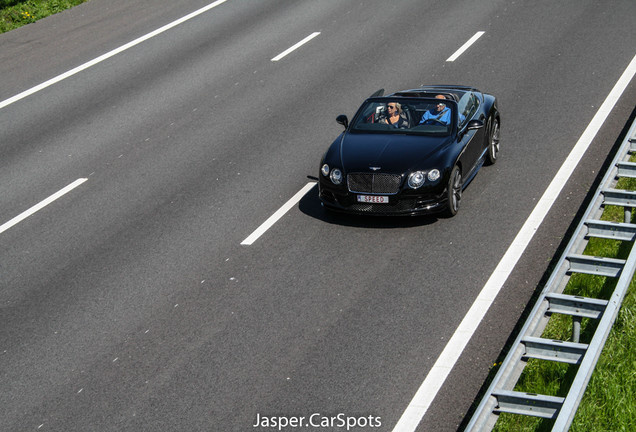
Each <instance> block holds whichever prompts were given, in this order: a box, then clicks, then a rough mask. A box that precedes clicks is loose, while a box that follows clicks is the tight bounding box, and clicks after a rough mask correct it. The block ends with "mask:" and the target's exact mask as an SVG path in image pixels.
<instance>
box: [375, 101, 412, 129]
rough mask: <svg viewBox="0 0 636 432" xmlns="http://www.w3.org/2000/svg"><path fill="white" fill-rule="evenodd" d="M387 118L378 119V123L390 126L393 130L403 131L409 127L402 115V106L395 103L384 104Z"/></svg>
mask: <svg viewBox="0 0 636 432" xmlns="http://www.w3.org/2000/svg"><path fill="white" fill-rule="evenodd" d="M386 110H387V116H386V117H384V118H382V119H380V121H379V123H384V124H388V125H391V126H393V127H395V128H399V129H404V128H408V127H409V122H408V121H407V120H406V118H405V117H404V115H403V113H402V106H401V105H400V104H399V103H397V102H389V103H388V104H386Z"/></svg>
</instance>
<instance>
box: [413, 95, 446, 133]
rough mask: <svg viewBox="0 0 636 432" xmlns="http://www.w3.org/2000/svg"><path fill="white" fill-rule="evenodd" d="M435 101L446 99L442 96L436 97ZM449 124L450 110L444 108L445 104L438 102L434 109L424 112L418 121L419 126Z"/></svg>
mask: <svg viewBox="0 0 636 432" xmlns="http://www.w3.org/2000/svg"><path fill="white" fill-rule="evenodd" d="M435 99H444V100H446V97H445V96H444V95H437V96H435ZM450 122H451V110H450V108H448V107H447V106H446V104H444V103H441V102H439V103H438V104H437V105H435V109H432V110H429V111H426V112H425V113H424V115H423V116H422V119H421V120H420V124H435V123H440V124H442V125H445V126H448V125H449V124H450Z"/></svg>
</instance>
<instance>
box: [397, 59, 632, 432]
mask: <svg viewBox="0 0 636 432" xmlns="http://www.w3.org/2000/svg"><path fill="white" fill-rule="evenodd" d="M634 74H636V56H634V58H633V59H632V61H631V62H630V63H629V65H628V66H627V69H625V72H623V75H622V76H621V77H620V79H619V80H618V82H617V83H616V85H615V86H614V88H613V89H612V91H611V92H610V93H609V95H608V96H607V98H606V99H605V102H603V105H601V107H600V108H599V110H598V111H597V113H596V114H595V115H594V118H592V121H591V122H590V123H589V125H588V126H587V128H586V129H585V131H584V132H583V134H582V135H581V137H580V138H579V140H578V142H577V143H576V145H575V146H574V148H573V149H572V151H571V152H570V154H569V155H568V157H567V159H566V160H565V162H564V163H563V165H562V166H561V168H560V169H559V171H558V172H557V174H556V175H555V177H554V179H553V180H552V182H551V183H550V185H549V186H548V188H547V189H546V191H545V192H544V193H543V196H542V197H541V199H540V200H539V202H538V203H537V205H536V207H535V208H534V210H533V211H532V213H531V214H530V216H529V217H528V219H527V220H526V222H525V224H524V225H523V227H522V228H521V230H520V231H519V233H518V234H517V236H516V237H515V239H514V240H513V242H512V244H511V245H510V247H509V248H508V250H507V251H506V253H505V255H504V256H503V258H502V259H501V261H500V262H499V264H498V265H497V267H496V268H495V271H494V272H493V273H492V275H491V276H490V278H489V279H488V281H487V282H486V285H485V286H484V287H483V289H482V290H481V292H480V293H479V296H478V297H477V299H476V300H475V302H474V303H473V305H472V306H471V308H470V310H469V311H468V313H467V314H466V316H465V317H464V319H463V320H462V322H461V324H460V325H459V327H458V328H457V330H455V333H454V334H453V337H452V338H451V339H450V340H449V341H448V344H446V347H445V348H444V351H442V353H441V354H440V356H439V358H438V359H437V361H436V362H435V364H434V365H433V368H432V369H431V370H430V371H429V373H428V375H427V376H426V378H425V379H424V382H423V383H422V385H421V386H420V388H419V389H418V390H417V392H416V393H415V396H414V397H413V400H412V401H411V403H410V404H409V406H408V407H407V408H406V410H405V411H404V413H403V414H402V417H401V418H400V420H399V421H398V423H397V424H396V426H395V428H394V429H393V432H412V431H414V430H415V428H417V425H418V424H419V423H420V421H421V420H422V418H423V417H424V415H425V414H426V411H427V410H428V408H429V407H430V405H431V403H432V402H433V400H434V399H435V396H436V395H437V393H438V392H439V390H440V388H441V387H442V384H443V383H444V381H445V380H446V378H447V377H448V375H449V374H450V371H451V369H452V368H453V366H454V365H455V363H457V360H458V359H459V356H460V355H461V354H462V352H463V350H464V348H465V347H466V345H467V344H468V342H469V341H470V339H471V338H472V336H473V334H474V333H475V330H477V327H478V326H479V323H480V322H481V320H482V319H483V318H484V316H485V315H486V312H487V311H488V309H489V308H490V306H491V305H492V303H493V301H494V300H495V297H496V296H497V294H499V291H500V290H501V288H502V286H503V284H504V283H505V282H506V280H507V279H508V276H509V275H510V273H511V272H512V270H513V269H514V267H515V265H516V264H517V261H519V258H521V255H522V254H523V252H524V251H525V249H526V247H527V246H528V244H529V243H530V240H532V237H534V234H535V233H536V232H537V230H538V229H539V226H540V225H541V223H542V222H543V219H544V218H545V216H546V215H547V213H548V211H549V210H550V208H551V207H552V205H553V204H554V202H555V201H556V199H557V197H558V195H559V193H560V192H561V190H562V189H563V187H564V186H565V183H566V182H567V181H568V179H569V178H570V176H571V175H572V173H573V172H574V169H575V168H576V166H577V165H578V163H579V161H580V160H581V158H582V157H583V154H584V153H585V151H586V150H587V149H588V147H589V146H590V144H591V143H592V140H593V139H594V137H595V136H596V134H597V133H598V131H599V129H600V128H601V126H602V125H603V123H604V122H605V120H606V119H607V116H608V115H609V113H610V112H611V111H612V109H613V108H614V105H615V104H616V102H617V101H618V99H619V98H620V97H621V95H622V94H623V92H624V91H625V88H626V87H627V85H628V84H629V82H630V81H631V80H632V78H633V77H634Z"/></svg>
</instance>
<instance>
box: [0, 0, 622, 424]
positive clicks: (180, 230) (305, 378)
mask: <svg viewBox="0 0 636 432" xmlns="http://www.w3.org/2000/svg"><path fill="white" fill-rule="evenodd" d="M90 3H93V4H92V5H91V6H90V9H88V8H85V9H81V8H78V9H77V10H82V11H86V12H82V13H77V12H75V11H74V14H77V15H74V16H73V22H76V21H77V23H78V27H82V28H86V27H83V26H82V25H81V24H82V21H81V19H80V18H84V17H86V18H84V19H86V20H87V22H89V23H93V24H92V26H91V27H88V28H89V29H90V30H91V31H93V29H94V28H95V27H99V26H98V24H96V23H97V22H101V21H100V20H97V19H95V17H94V15H91V14H90V13H89V12H92V11H93V10H95V11H97V12H100V13H101V12H102V10H101V9H99V6H100V2H99V1H94V2H90ZM90 3H89V4H90ZM101 4H102V7H105V6H104V3H103V2H102V3H101ZM188 4H189V5H190V4H191V5H192V7H190V8H188V11H191V10H195V9H196V7H200V6H203V5H204V3H203V2H192V3H190V2H188ZM117 5H119V6H117ZM259 5H260V6H259V7H255V6H254V4H253V2H247V3H245V2H238V1H237V2H231V1H230V2H227V3H226V4H224V5H222V6H219V7H218V8H216V9H215V10H214V11H213V12H211V13H209V14H206V15H204V16H201V17H200V18H197V19H194V20H192V21H191V22H189V23H188V24H187V25H183V26H181V27H177V28H175V29H174V30H172V31H170V32H169V33H166V34H165V35H162V36H161V37H159V38H156V39H153V40H150V41H148V42H145V43H144V44H143V46H140V47H138V48H135V49H131V50H130V51H128V52H126V53H123V54H121V55H120V56H117V57H115V58H113V59H111V60H109V61H108V62H107V63H105V64H104V65H101V66H100V67H97V68H94V69H91V70H90V71H86V72H84V73H82V74H80V75H78V76H75V77H73V78H72V79H69V80H67V81H65V82H64V83H60V84H58V85H56V86H55V87H51V88H50V89H47V90H46V91H43V92H41V94H38V95H34V96H31V97H30V98H28V99H25V100H23V101H20V102H19V103H16V104H14V105H12V106H10V107H8V108H5V109H3V110H2V116H1V120H0V122H2V124H1V129H0V130H2V134H3V135H2V141H1V142H2V146H3V147H2V153H3V158H2V162H1V164H2V165H1V166H0V168H1V170H0V176H1V177H0V180H1V181H0V184H1V185H2V188H3V190H2V198H0V199H2V206H1V209H0V212H1V216H2V219H0V221H5V220H8V219H9V218H10V217H13V216H14V215H15V214H17V213H19V212H20V211H22V210H23V209H26V208H27V207H28V206H30V205H32V204H34V203H35V202H37V201H39V200H40V199H43V198H44V197H46V196H48V195H50V194H51V193H53V192H54V191H56V190H58V189H60V188H61V187H63V186H65V185H66V184H68V183H70V182H71V181H73V180H75V179H76V178H80V177H86V178H88V179H89V180H88V181H87V182H86V184H84V185H83V186H81V187H79V188H78V189H77V190H76V191H74V192H73V193H71V194H69V196H68V197H65V198H64V199H62V200H61V201H59V202H56V203H55V204H53V205H52V206H51V207H50V208H47V209H46V211H45V212H44V213H42V214H41V215H40V214H39V215H37V216H36V217H34V218H32V219H30V220H28V221H25V223H26V224H25V225H22V224H21V225H20V226H16V227H15V228H12V229H11V230H9V231H7V232H6V233H3V234H2V237H1V238H0V241H1V242H2V243H3V247H2V252H1V254H2V255H1V258H2V261H1V262H2V263H3V264H2V279H1V284H2V285H1V286H2V297H1V298H0V299H1V302H0V304H1V305H2V321H3V322H2V329H3V333H2V340H1V343H2V347H3V348H2V349H0V353H3V357H2V358H1V360H0V361H2V366H3V367H2V372H1V373H2V375H1V378H0V379H1V380H2V382H3V384H4V385H3V387H5V388H9V389H10V391H9V392H7V393H5V394H3V396H2V398H3V400H2V402H3V406H4V407H5V408H4V410H5V413H6V416H5V415H3V417H5V418H7V419H9V422H8V424H9V425H11V429H24V428H31V429H33V428H37V427H38V426H39V425H41V424H43V425H44V426H43V428H44V427H47V428H49V429H51V430H83V429H87V428H88V429H97V430H109V429H121V430H146V429H148V430H150V429H153V428H154V429H157V428H159V429H163V430H183V429H185V428H190V429H212V430H246V429H252V428H251V425H252V424H253V422H254V420H255V418H256V413H261V414H262V415H268V414H269V415H273V414H275V413H278V414H280V415H309V414H311V413H313V412H321V413H324V414H327V415H334V414H337V413H339V412H344V413H347V415H352V416H363V415H375V416H381V417H382V420H383V425H384V426H385V427H386V426H388V427H391V426H392V424H394V423H395V422H396V421H397V418H399V416H400V414H401V412H402V411H403V410H404V408H405V407H406V405H407V404H408V402H409V400H410V398H411V397H412V396H413V394H414V392H415V390H416V389H417V387H418V385H419V383H421V381H422V380H423V378H424V376H425V375H426V371H427V369H428V368H430V366H431V365H432V363H433V362H434V361H435V358H436V356H437V355H438V354H439V352H441V350H442V349H443V347H444V344H445V341H446V340H447V339H448V338H449V336H450V335H451V334H452V331H453V329H454V327H456V325H457V323H458V322H459V321H460V320H461V317H462V312H464V311H465V310H467V309H468V307H469V306H470V304H471V302H472V298H473V297H474V295H476V293H477V292H478V291H479V289H480V288H481V286H483V283H484V282H485V280H486V279H487V278H488V276H489V274H490V272H491V271H492V269H493V268H494V266H495V265H496V263H497V260H498V258H500V256H501V255H502V254H503V252H504V251H505V249H506V247H507V244H508V243H509V242H510V241H511V239H512V238H513V237H514V234H515V233H516V230H518V228H519V227H520V225H521V224H522V223H523V218H524V217H525V216H527V214H528V213H529V210H530V209H531V207H532V203H533V200H536V199H537V198H538V197H539V196H540V195H541V191H542V190H543V189H542V188H545V186H546V185H547V183H549V180H550V174H551V173H554V172H556V170H557V169H558V166H559V163H560V160H562V159H564V158H565V156H566V155H567V152H568V150H569V148H571V146H573V145H574V143H575V141H576V139H577V138H578V137H577V134H580V133H581V132H582V130H583V129H584V127H585V125H586V120H587V121H589V119H590V118H591V116H592V115H593V113H594V106H595V105H596V106H598V105H599V104H600V103H601V102H602V99H603V98H604V97H605V95H606V94H607V92H608V91H609V89H610V88H611V86H612V85H613V83H614V82H615V81H616V79H617V78H618V76H619V75H620V73H621V72H622V70H623V69H624V67H625V66H626V64H627V63H628V62H629V60H630V59H631V57H632V56H633V53H630V52H629V44H623V43H620V42H619V36H620V34H621V33H622V34H623V35H624V36H625V37H627V38H631V40H633V38H634V34H633V30H630V29H629V27H628V26H627V25H620V23H621V22H623V23H624V24H627V23H626V22H625V21H627V17H629V12H630V11H632V10H633V6H631V5H629V4H620V3H618V4H617V7H616V9H615V10H611V11H607V10H605V9H603V8H602V7H600V6H598V5H594V4H593V3H590V4H588V3H586V6H585V7H581V6H580V3H567V2H566V3H564V4H560V5H557V6H555V5H550V6H549V7H547V5H544V8H534V7H530V6H524V5H516V6H513V5H508V4H507V3H505V2H504V3H497V2H494V3H490V4H488V6H487V7H486V8H484V9H478V8H477V6H473V5H471V4H470V3H461V4H456V5H452V6H450V9H449V8H448V7H449V6H448V5H443V4H431V5H427V6H428V7H427V8H425V9H424V8H418V7H416V6H414V4H412V3H401V4H400V5H399V6H396V7H395V10H391V11H385V10H384V9H386V7H384V6H385V5H384V4H381V3H379V2H378V4H377V7H373V6H372V5H368V4H365V5H360V4H357V3H349V2H345V3H342V2H337V3H336V2H321V3H320V5H315V4H313V3H311V4H310V3H308V2H264V3H260V2H259ZM621 5H622V6H621ZM115 6H117V7H115ZM115 6H113V8H114V9H115V10H117V11H119V12H120V13H119V16H120V17H119V19H124V18H122V17H126V16H127V14H126V13H122V11H123V10H125V11H127V12H130V16H132V17H133V18H136V19H138V18H139V12H138V11H137V12H136V11H135V10H133V9H130V10H129V9H126V6H125V5H122V4H121V3H118V4H117V3H116V4H115ZM118 7H119V8H123V9H118ZM181 7H183V8H185V2H184V4H182V5H181ZM93 8H95V9H93ZM162 10H163V7H160V8H155V9H154V10H153V12H154V13H153V14H152V16H151V17H149V18H145V19H146V21H143V20H142V26H141V28H142V29H145V30H148V31H150V30H152V29H153V24H156V27H154V28H157V27H159V26H161V25H163V24H165V23H166V22H168V21H169V19H168V18H172V17H175V16H177V15H178V14H176V13H175V9H174V6H170V7H168V8H167V9H166V11H165V14H166V15H165V16H166V17H167V19H165V20H163V19H162V17H163V15H162V13H161V11H162ZM378 10H382V11H383V12H382V13H378ZM264 11H267V13H266V14H265V15H263V12H264ZM106 12H107V11H104V13H106ZM136 14H137V15H136ZM117 15H118V14H113V16H117ZM564 16H567V17H568V18H567V24H568V25H565V24H564V22H565V21H566V20H565V18H564ZM590 17H594V19H592V18H590ZM599 17H600V18H599ZM469 18H470V19H469ZM57 19H58V18H56V21H55V22H56V23H57V22H58V21H57ZM59 19H60V20H63V19H64V17H61V18H59ZM111 19H112V22H113V23H114V22H118V21H117V20H116V19H115V18H111ZM621 20H622V21H621ZM108 21H109V20H106V22H108ZM458 21H459V22H461V24H462V25H460V26H458V28H460V29H462V30H461V31H457V29H456V28H455V26H454V25H453V26H450V24H449V23H450V22H458ZM123 22H124V23H125V22H126V21H125V19H124V21H123ZM423 22H425V23H426V25H422V23H423ZM591 22H594V25H595V26H597V27H598V31H592V32H590V31H589V27H590V26H591V24H590V23H591ZM529 23H532V25H529ZM100 25H104V30H103V32H104V34H107V35H108V38H112V39H111V40H113V41H123V42H127V41H130V40H132V39H134V38H135V37H139V36H140V35H142V34H144V33H143V32H142V31H139V30H138V29H137V28H135V27H134V26H128V27H127V26H125V25H122V23H121V22H118V24H116V25H117V29H118V30H119V31H117V32H108V30H107V27H106V25H105V24H100ZM113 25H114V24H113ZM43 26H44V23H43V24H42V25H41V26H40V28H39V29H38V31H44V29H41V27H43ZM450 27H452V28H453V30H451V29H450ZM464 27H466V31H463V28H464ZM122 28H126V31H125V32H122V31H121V29H122ZM607 28H612V30H613V34H612V35H608V36H603V34H604V33H603V32H602V31H600V30H603V29H607ZM394 29H397V30H399V31H397V32H396V33H398V34H399V37H397V38H396V37H395V36H394V35H393V32H392V30H394ZM484 29H485V31H486V34H485V35H484V36H483V37H482V38H481V39H480V40H479V41H478V42H477V43H476V44H475V45H474V46H473V47H471V49H470V50H469V51H467V52H466V53H465V54H463V55H462V57H460V58H459V59H458V60H457V61H456V62H453V64H447V63H446V62H445V59H447V58H448V56H450V54H452V53H453V52H454V51H455V50H456V49H457V48H458V47H459V46H461V45H462V44H463V43H464V42H465V41H466V40H467V39H468V38H469V37H470V36H472V35H473V34H474V33H475V32H476V31H478V30H484ZM314 31H320V32H321V35H320V36H318V37H317V38H316V39H315V40H313V41H312V42H310V43H308V44H307V45H305V46H304V47H303V48H302V49H299V50H298V51H297V52H294V53H292V54H290V55H289V56H288V57H286V58H285V59H283V60H281V61H280V62H276V63H275V64H273V63H272V62H271V61H270V59H271V58H273V57H274V56H275V55H276V54H278V53H280V52H282V51H283V50H284V49H286V48H287V47H289V46H291V45H293V44H294V43H296V42H298V41H299V40H301V39H302V38H304V37H305V36H307V35H309V34H311V33H312V32H314ZM510 34H515V35H516V37H515V38H510V37H509V35H510ZM82 35H83V37H82ZM77 37H78V39H77V40H81V39H83V40H86V35H85V34H82V33H81V32H80V30H78V35H77ZM108 38H106V40H108ZM89 39H90V38H89ZM395 39H397V40H399V44H397V46H396V45H395V43H394V41H395ZM3 40H4V39H0V43H2V41H3ZM104 40H105V39H104V37H102V35H101V34H100V37H96V38H95V42H93V43H86V45H87V46H88V47H86V48H84V52H83V53H79V54H78V55H77V56H76V57H73V56H71V57H72V60H69V63H70V64H69V68H70V67H72V66H75V65H77V64H80V63H82V62H84V61H87V60H89V58H87V56H86V54H87V53H89V54H90V53H91V52H93V53H95V54H96V55H99V54H101V53H103V52H105V51H107V50H108V49H112V48H114V45H109V46H108V47H105V46H104V45H108V44H107V43H105V42H104ZM3 46H4V45H3ZM608 46H609V47H611V49H608V48H607V47H608ZM590 47H592V48H590ZM100 49H101V51H100ZM64 51H65V53H64V55H62V56H61V57H63V58H64V57H65V56H69V52H71V51H72V50H68V51H66V50H64ZM3 52H4V50H3ZM414 53H417V54H414ZM52 57H55V58H57V57H58V56H52ZM88 57H90V55H89V56H88ZM67 58H68V57H67ZM53 63H54V64H55V63H56V62H53ZM62 63H64V62H61V63H60V64H62ZM467 65H471V68H470V69H467V68H466V66H467ZM12 67H15V66H13V65H12ZM33 69H40V68H33ZM63 69H64V68H63V67H60V65H56V66H55V68H53V70H54V72H53V71H52V72H53V73H52V74H51V75H53V74H54V73H57V72H58V71H60V72H61V71H63ZM24 70H25V73H24V74H23V78H22V79H24V81H23V82H24V83H25V84H22V85H20V86H15V87H19V88H21V89H24V88H27V87H28V86H29V85H35V84H36V83H37V82H35V81H37V79H35V80H33V79H32V76H30V74H31V73H33V72H30V71H31V68H27V67H26V66H24ZM5 73H6V72H4V71H3V72H2V75H3V76H4V74H5ZM35 78H38V77H37V76H36V77H35ZM430 82H462V83H471V84H475V85H478V86H480V87H482V88H483V89H488V90H490V89H493V91H494V92H495V93H496V94H497V95H498V96H499V97H500V99H501V102H502V109H504V108H503V107H505V112H504V114H505V117H504V127H505V129H504V131H505V135H504V137H505V143H507V144H508V145H507V146H505V147H504V154H503V155H504V156H505V158H504V159H502V161H501V163H499V164H498V165H496V166H495V167H493V168H491V169H485V170H482V172H481V173H480V174H479V176H478V177H477V178H476V180H475V183H474V184H473V185H471V187H470V188H469V189H468V191H467V193H466V195H465V196H466V199H465V202H464V203H463V208H462V212H461V213H460V215H459V216H458V218H455V219H453V220H435V219H424V220H421V219H417V220H407V221H402V220H397V221H396V220H380V221H362V222H361V221H360V220H358V219H357V218H350V217H340V216H325V215H324V214H323V213H322V211H321V209H320V208H319V206H318V205H317V202H316V197H315V193H311V192H310V193H309V194H308V195H307V197H306V198H305V199H303V200H302V201H301V203H300V205H299V207H298V209H293V210H292V211H290V213H289V214H287V215H286V216H285V217H284V218H283V219H282V220H281V221H280V222H279V223H277V224H276V225H275V226H274V227H273V228H272V229H271V230H270V231H268V232H267V233H266V234H265V235H264V236H263V237H262V238H260V239H259V240H258V241H257V242H256V243H255V244H254V245H253V246H249V247H244V246H240V245H239V243H240V242H241V241H242V240H243V239H244V238H245V237H246V236H247V235H248V234H249V233H251V232H252V230H254V229H256V227H257V226H258V225H259V224H260V223H261V222H262V221H264V220H265V219H266V218H267V217H269V215H270V214H272V213H273V212H274V211H275V210H276V209H277V208H278V207H279V206H280V205H282V204H283V203H284V202H285V201H286V200H287V199H289V198H290V197H291V196H292V195H293V194H294V193H296V192H297V191H298V190H299V189H300V188H301V187H302V186H303V185H304V184H305V183H306V182H307V178H306V176H307V175H316V171H317V166H316V164H317V160H318V159H319V157H320V154H321V152H322V151H323V150H324V148H326V146H327V145H328V143H329V142H330V141H331V140H332V139H333V138H334V137H335V136H336V134H337V133H338V132H339V129H340V126H338V125H337V124H335V121H334V120H333V119H335V116H336V115H337V114H340V113H343V112H344V113H347V114H352V113H353V110H355V108H356V107H357V105H358V104H359V102H360V101H361V99H362V98H364V97H365V96H367V95H368V94H370V93H371V92H372V91H374V90H375V89H377V88H379V87H386V88H387V89H390V90H397V89H400V88H406V87H412V86H416V85H419V84H421V83H430ZM583 88H584V89H585V91H582V89H583ZM2 92H3V94H4V93H5V92H6V94H7V95H8V96H10V95H11V94H12V93H11V91H10V89H9V91H7V90H6V89H5V88H4V87H3V89H2ZM555 94H556V95H558V97H555V98H550V96H552V95H555ZM632 95H633V93H632ZM546 98H550V99H549V100H550V102H551V104H550V109H544V108H545V103H546ZM632 100H633V99H632ZM627 105H628V104H627ZM572 106H576V107H579V108H578V110H577V111H576V112H572V110H571V108H570V107H572ZM623 109H625V107H624V106H623ZM627 109H629V108H627ZM508 113H510V114H508ZM555 113H559V114H558V116H557V115H555ZM529 118H531V119H532V121H529V120H528V119H529ZM537 124H540V125H541V127H540V128H537ZM555 142H557V143H558V145H556V144H555ZM528 149H530V150H531V151H529V150H528ZM529 162H530V163H529ZM520 178H522V179H523V181H520ZM591 178H592V174H591V173H587V177H584V181H585V180H587V181H591V180H590V179H591ZM493 197H505V198H504V199H497V200H495V201H494V202H493ZM578 199H579V200H580V199H581V196H579V197H578ZM573 201H574V200H573ZM574 208H576V205H574ZM495 233H496V234H495ZM557 235H558V234H557ZM542 271H543V269H541V268H540V269H530V273H532V272H534V273H541V272H542ZM531 289H532V288H531V287H529V288H528V289H527V290H526V291H525V292H524V294H523V295H525V296H529V295H530V291H531ZM515 300H518V299H513V300H512V301H513V302H514V301H515ZM518 307H519V306H518V305H516V309H515V311H514V312H513V314H515V313H516V314H517V315H518V313H519V309H518ZM514 319H515V318H514V317H512V318H509V320H512V321H513V322H514ZM504 338H505V336H504ZM5 346H6V347H7V348H4V347H5ZM488 360H489V359H488ZM485 363H486V362H485V361H484V363H482V364H479V365H478V366H479V367H480V368H482V369H481V370H480V371H481V373H482V375H483V374H484V373H483V370H484V368H486V367H487V366H486V365H485ZM473 386H474V384H473ZM468 403H469V402H468ZM459 411H460V413H461V408H460V409H459ZM457 417H458V413H457V411H455V412H453V414H452V416H451V419H450V420H449V419H448V418H447V419H445V420H443V423H442V424H444V425H447V426H448V427H449V429H448V430H451V429H454V427H453V423H452V422H457V421H461V419H460V420H457ZM444 421H445V423H444ZM388 427H387V429H388ZM382 429H383V430H384V427H383V428H382Z"/></svg>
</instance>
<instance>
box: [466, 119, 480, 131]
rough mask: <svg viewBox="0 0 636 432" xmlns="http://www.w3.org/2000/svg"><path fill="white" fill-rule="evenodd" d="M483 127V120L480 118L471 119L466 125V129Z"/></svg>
mask: <svg viewBox="0 0 636 432" xmlns="http://www.w3.org/2000/svg"><path fill="white" fill-rule="evenodd" d="M483 127H484V122H483V121H481V120H471V121H470V122H468V126H466V130H477V129H481V128H483Z"/></svg>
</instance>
